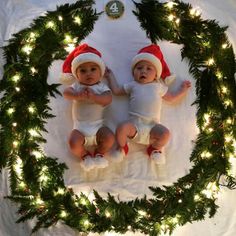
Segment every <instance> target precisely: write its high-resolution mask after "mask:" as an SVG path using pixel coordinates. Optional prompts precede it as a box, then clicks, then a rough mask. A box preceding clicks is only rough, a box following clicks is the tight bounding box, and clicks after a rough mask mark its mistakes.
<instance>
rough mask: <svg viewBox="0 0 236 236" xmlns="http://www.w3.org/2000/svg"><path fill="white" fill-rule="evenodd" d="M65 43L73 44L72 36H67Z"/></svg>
mask: <svg viewBox="0 0 236 236" xmlns="http://www.w3.org/2000/svg"><path fill="white" fill-rule="evenodd" d="M64 41H65V42H66V43H71V42H73V39H72V37H71V35H69V34H66V35H65V39H64Z"/></svg>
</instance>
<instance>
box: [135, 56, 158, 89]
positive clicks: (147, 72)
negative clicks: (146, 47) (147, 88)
mask: <svg viewBox="0 0 236 236" xmlns="http://www.w3.org/2000/svg"><path fill="white" fill-rule="evenodd" d="M133 75H134V80H135V81H137V82H138V83H141V84H147V83H151V82H153V81H154V80H155V79H156V76H157V71H156V68H155V66H153V64H152V63H150V62H148V61H140V62H138V63H137V64H136V65H135V67H134V71H133Z"/></svg>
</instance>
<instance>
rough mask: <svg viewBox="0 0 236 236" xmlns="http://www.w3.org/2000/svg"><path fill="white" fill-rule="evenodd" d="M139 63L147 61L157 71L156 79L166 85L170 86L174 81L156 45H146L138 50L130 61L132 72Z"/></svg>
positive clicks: (173, 76)
mask: <svg viewBox="0 0 236 236" xmlns="http://www.w3.org/2000/svg"><path fill="white" fill-rule="evenodd" d="M140 61H149V62H150V63H152V64H153V65H154V66H155V68H156V71H157V79H160V78H161V79H162V80H163V81H164V82H165V83H166V84H168V85H169V84H171V83H172V82H173V81H174V80H175V75H172V74H171V73H170V70H169V67H168V65H167V64H166V62H165V60H164V56H163V54H162V52H161V49H160V47H159V46H158V45H156V44H151V45H148V46H146V47H144V48H142V49H140V50H139V52H138V54H137V55H136V56H135V57H134V58H133V60H132V65H131V67H132V71H133V70H134V67H135V65H136V64H137V63H138V62H140Z"/></svg>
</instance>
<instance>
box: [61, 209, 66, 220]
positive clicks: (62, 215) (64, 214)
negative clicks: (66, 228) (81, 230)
mask: <svg viewBox="0 0 236 236" xmlns="http://www.w3.org/2000/svg"><path fill="white" fill-rule="evenodd" d="M67 215H68V214H67V212H66V211H64V210H62V211H61V213H60V217H61V218H65V217H67Z"/></svg>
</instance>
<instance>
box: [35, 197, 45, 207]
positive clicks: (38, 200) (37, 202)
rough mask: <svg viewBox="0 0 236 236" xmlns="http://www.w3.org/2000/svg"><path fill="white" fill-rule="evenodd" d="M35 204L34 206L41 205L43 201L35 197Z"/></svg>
mask: <svg viewBox="0 0 236 236" xmlns="http://www.w3.org/2000/svg"><path fill="white" fill-rule="evenodd" d="M35 204H36V205H43V204H44V201H43V200H42V199H41V198H40V197H37V198H36V199H35Z"/></svg>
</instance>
